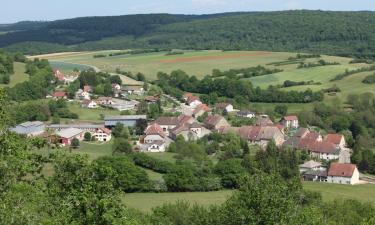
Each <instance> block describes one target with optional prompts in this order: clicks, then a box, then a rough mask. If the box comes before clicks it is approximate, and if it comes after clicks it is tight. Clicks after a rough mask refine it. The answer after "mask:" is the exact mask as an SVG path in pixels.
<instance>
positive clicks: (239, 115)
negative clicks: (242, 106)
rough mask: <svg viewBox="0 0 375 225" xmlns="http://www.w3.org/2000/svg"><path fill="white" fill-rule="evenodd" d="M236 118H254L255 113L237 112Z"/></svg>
mask: <svg viewBox="0 0 375 225" xmlns="http://www.w3.org/2000/svg"><path fill="white" fill-rule="evenodd" d="M237 117H241V118H254V117H255V113H254V112H250V111H243V110H241V111H239V112H237Z"/></svg>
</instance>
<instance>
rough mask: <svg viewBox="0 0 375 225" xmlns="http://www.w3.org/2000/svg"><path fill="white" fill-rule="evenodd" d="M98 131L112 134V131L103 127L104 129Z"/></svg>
mask: <svg viewBox="0 0 375 225" xmlns="http://www.w3.org/2000/svg"><path fill="white" fill-rule="evenodd" d="M100 130H102V131H103V132H104V133H106V134H111V133H112V131H111V130H110V129H108V128H105V127H104V128H100Z"/></svg>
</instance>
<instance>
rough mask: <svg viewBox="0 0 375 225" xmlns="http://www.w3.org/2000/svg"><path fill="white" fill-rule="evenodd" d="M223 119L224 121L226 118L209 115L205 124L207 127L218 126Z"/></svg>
mask: <svg viewBox="0 0 375 225" xmlns="http://www.w3.org/2000/svg"><path fill="white" fill-rule="evenodd" d="M222 119H224V117H222V116H220V115H209V116H207V118H206V119H205V120H204V123H205V124H207V125H212V126H216V125H217V124H218V123H219V122H220V121H221V120H222Z"/></svg>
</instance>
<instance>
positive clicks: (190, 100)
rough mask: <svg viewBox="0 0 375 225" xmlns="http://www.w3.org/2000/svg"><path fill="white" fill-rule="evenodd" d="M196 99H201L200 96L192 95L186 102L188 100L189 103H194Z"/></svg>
mask: <svg viewBox="0 0 375 225" xmlns="http://www.w3.org/2000/svg"><path fill="white" fill-rule="evenodd" d="M196 100H198V101H200V100H199V98H198V97H197V96H191V97H189V98H188V99H187V101H186V102H187V103H188V104H190V103H192V102H194V101H196Z"/></svg>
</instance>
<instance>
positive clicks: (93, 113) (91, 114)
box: [68, 103, 120, 122]
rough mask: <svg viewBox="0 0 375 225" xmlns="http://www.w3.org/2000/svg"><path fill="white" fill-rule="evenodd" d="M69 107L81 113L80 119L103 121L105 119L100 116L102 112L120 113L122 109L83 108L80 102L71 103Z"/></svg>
mask: <svg viewBox="0 0 375 225" xmlns="http://www.w3.org/2000/svg"><path fill="white" fill-rule="evenodd" d="M68 107H69V110H70V111H71V112H73V113H77V114H78V115H79V121H87V122H103V119H101V117H100V115H101V114H103V115H105V116H117V115H120V111H118V110H111V109H104V108H97V109H88V108H82V107H81V105H80V104H78V103H69V104H68Z"/></svg>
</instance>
